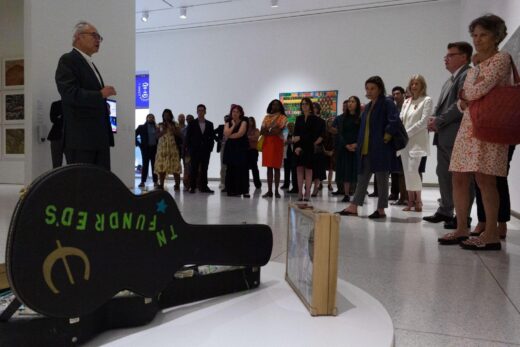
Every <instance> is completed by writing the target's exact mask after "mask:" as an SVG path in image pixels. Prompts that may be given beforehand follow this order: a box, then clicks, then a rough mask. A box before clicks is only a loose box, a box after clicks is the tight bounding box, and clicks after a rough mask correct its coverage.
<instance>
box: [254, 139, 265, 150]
mask: <svg viewBox="0 0 520 347" xmlns="http://www.w3.org/2000/svg"><path fill="white" fill-rule="evenodd" d="M263 147H264V135H260V137H259V138H258V143H257V144H256V150H257V151H258V152H262V148H263Z"/></svg>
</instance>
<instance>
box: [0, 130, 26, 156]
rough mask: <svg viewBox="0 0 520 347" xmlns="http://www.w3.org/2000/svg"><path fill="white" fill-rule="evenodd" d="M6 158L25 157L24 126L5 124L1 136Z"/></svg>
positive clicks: (3, 154) (3, 152) (3, 153)
mask: <svg viewBox="0 0 520 347" xmlns="http://www.w3.org/2000/svg"><path fill="white" fill-rule="evenodd" d="M1 138H2V140H3V143H2V156H3V157H4V158H23V157H24V155H25V129H24V128H23V126H14V125H13V126H5V127H3V133H2V136H1Z"/></svg>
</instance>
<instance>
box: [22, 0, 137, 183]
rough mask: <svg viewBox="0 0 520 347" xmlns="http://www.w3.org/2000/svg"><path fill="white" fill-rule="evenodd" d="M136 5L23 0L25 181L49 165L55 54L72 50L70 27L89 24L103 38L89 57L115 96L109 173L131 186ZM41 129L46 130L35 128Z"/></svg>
mask: <svg viewBox="0 0 520 347" xmlns="http://www.w3.org/2000/svg"><path fill="white" fill-rule="evenodd" d="M134 14H135V3H134V2H133V1H130V2H129V1H126V0H90V1H68V0H25V14H24V16H25V57H26V77H27V78H26V81H27V82H26V111H27V112H26V113H27V122H28V126H27V129H26V141H27V145H26V151H27V154H26V160H25V164H26V166H25V173H26V175H25V183H29V182H31V181H32V180H33V179H34V178H36V177H37V176H39V175H40V174H42V173H43V172H45V171H47V170H49V169H51V156H50V144H49V142H48V141H45V142H43V143H42V142H41V141H40V137H41V134H42V133H45V132H46V131H48V130H49V129H50V126H51V123H50V120H49V110H50V105H51V103H52V102H53V101H54V100H57V99H59V94H58V91H57V89H56V83H55V80H54V74H55V71H56V66H57V64H58V60H59V57H60V56H61V55H62V54H63V53H65V52H69V51H70V50H71V49H72V34H73V27H74V25H75V24H76V23H77V22H79V21H80V20H87V21H90V22H92V23H93V24H94V25H95V26H96V27H97V29H98V31H99V32H100V33H101V35H102V36H103V37H104V38H105V39H104V41H103V43H102V44H101V48H100V52H99V53H98V54H95V55H94V56H93V60H94V62H95V64H96V66H97V67H98V68H99V70H100V72H101V75H102V76H103V80H104V81H105V84H107V85H113V86H115V88H116V90H117V93H118V95H117V96H116V97H115V99H116V100H117V101H118V110H117V111H118V122H119V127H118V132H117V134H116V135H115V147H114V148H112V150H111V156H112V171H113V172H114V173H115V174H116V175H117V176H118V177H119V178H121V179H122V180H123V182H124V183H125V184H126V185H128V186H133V184H134V180H133V178H134V177H133V164H134V163H133V156H134V155H133V153H134V152H133V149H134V88H135V86H134V73H135V17H134V16H135V15H134ZM39 129H44V130H45V131H42V130H39Z"/></svg>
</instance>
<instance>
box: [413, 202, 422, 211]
mask: <svg viewBox="0 0 520 347" xmlns="http://www.w3.org/2000/svg"><path fill="white" fill-rule="evenodd" d="M415 212H422V202H420V201H416V202H415Z"/></svg>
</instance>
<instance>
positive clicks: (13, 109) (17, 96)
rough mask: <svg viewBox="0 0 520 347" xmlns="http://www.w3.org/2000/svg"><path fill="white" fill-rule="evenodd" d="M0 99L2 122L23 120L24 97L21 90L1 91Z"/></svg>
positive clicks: (21, 121)
mask: <svg viewBox="0 0 520 347" xmlns="http://www.w3.org/2000/svg"><path fill="white" fill-rule="evenodd" d="M0 94H1V97H2V100H1V105H2V123H4V124H10V123H11V124H12V123H23V121H24V120H25V97H24V92H23V90H17V91H14V90H13V91H3V92H2V93H0Z"/></svg>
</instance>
